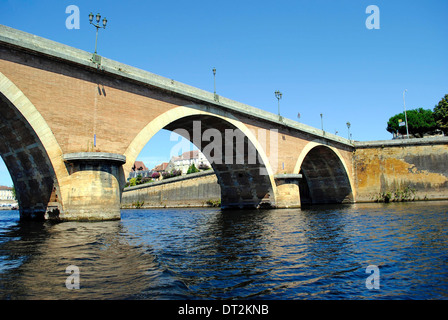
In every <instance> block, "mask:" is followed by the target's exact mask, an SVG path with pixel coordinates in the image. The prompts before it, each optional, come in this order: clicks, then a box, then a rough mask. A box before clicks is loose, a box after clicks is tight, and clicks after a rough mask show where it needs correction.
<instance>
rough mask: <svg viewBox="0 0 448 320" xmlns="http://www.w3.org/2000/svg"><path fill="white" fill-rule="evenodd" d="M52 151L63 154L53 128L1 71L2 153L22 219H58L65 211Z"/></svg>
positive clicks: (0, 131) (0, 118) (0, 149)
mask: <svg viewBox="0 0 448 320" xmlns="http://www.w3.org/2000/svg"><path fill="white" fill-rule="evenodd" d="M43 140H45V144H46V145H44V142H43ZM49 153H50V154H51V155H52V156H53V158H55V157H56V156H57V155H58V154H59V155H60V154H62V151H61V150H60V147H59V145H58V144H57V142H56V139H55V138H54V136H53V134H52V132H51V130H50V128H49V127H48V125H47V124H46V122H45V120H44V119H43V118H42V116H41V115H40V113H39V112H38V111H37V109H36V108H35V107H34V106H33V104H32V103H31V102H30V101H29V100H28V99H27V98H26V96H25V95H24V94H23V92H22V91H20V90H19V89H18V88H17V87H16V86H15V85H14V84H13V83H12V82H11V81H10V80H9V79H8V78H6V77H5V76H4V75H3V74H2V73H1V72H0V155H1V157H2V159H3V161H4V163H5V165H6V167H7V168H8V171H9V173H10V175H11V179H12V181H13V183H14V187H15V190H16V197H17V201H18V204H19V210H20V218H21V219H48V218H53V219H54V218H56V219H57V218H58V217H59V214H60V213H61V212H62V210H63V206H62V199H61V193H60V188H59V184H58V179H57V177H56V173H55V169H54V166H53V163H52V160H51V157H50V155H49ZM61 163H62V161H61Z"/></svg>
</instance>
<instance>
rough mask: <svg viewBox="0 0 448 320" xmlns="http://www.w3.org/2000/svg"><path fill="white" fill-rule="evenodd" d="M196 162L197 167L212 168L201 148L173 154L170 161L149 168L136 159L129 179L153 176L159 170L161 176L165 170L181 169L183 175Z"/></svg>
mask: <svg viewBox="0 0 448 320" xmlns="http://www.w3.org/2000/svg"><path fill="white" fill-rule="evenodd" d="M192 164H194V165H195V167H196V168H197V169H202V170H204V169H208V168H211V165H210V162H209V161H208V160H207V158H206V157H205V156H204V154H203V153H202V152H200V151H199V150H194V151H187V152H184V153H183V154H181V155H180V156H173V157H171V159H170V162H163V163H161V164H159V165H157V166H155V167H154V169H152V170H149V169H148V168H147V167H146V166H145V164H144V163H143V162H142V161H135V163H134V166H133V167H132V171H131V172H130V173H129V177H128V181H129V180H130V179H132V178H137V177H138V176H139V175H140V176H141V177H142V179H143V178H151V177H152V175H153V173H155V172H158V173H159V174H160V176H162V174H163V173H164V172H173V171H181V172H182V175H185V174H187V171H188V168H190V166H191V165H192Z"/></svg>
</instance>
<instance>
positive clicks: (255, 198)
mask: <svg viewBox="0 0 448 320" xmlns="http://www.w3.org/2000/svg"><path fill="white" fill-rule="evenodd" d="M199 125H200V130H199V131H200V137H202V136H203V134H204V132H206V130H208V129H211V130H215V131H214V132H219V133H220V134H221V139H217V140H213V139H210V141H202V139H201V142H200V143H201V145H200V146H199V145H198V141H194V138H195V137H196V138H197V137H198V130H195V131H196V132H194V131H193V129H194V127H195V128H196V129H197V128H198V127H199ZM164 129H167V130H170V131H176V129H183V130H186V132H188V135H187V136H185V135H183V136H184V138H186V139H188V140H190V141H191V142H192V143H193V144H195V145H196V146H197V147H198V148H199V147H200V150H201V151H203V152H204V149H205V148H208V150H210V146H211V144H212V145H213V146H216V147H217V148H218V149H219V147H220V146H221V148H222V154H221V157H220V158H221V159H220V161H213V159H212V160H211V159H210V158H209V157H207V158H208V160H209V161H210V163H211V165H212V167H213V170H214V171H215V174H216V176H217V178H218V183H219V184H220V187H221V208H223V209H228V208H260V207H270V206H273V205H274V201H275V200H274V191H273V189H272V185H271V181H270V178H269V176H268V175H267V174H266V167H265V165H264V163H263V162H262V160H261V159H260V158H259V157H258V154H257V156H255V157H254V156H253V154H252V153H250V152H251V151H254V150H255V147H254V146H253V144H252V143H251V142H250V141H249V140H248V139H247V137H245V138H244V139H243V141H244V149H243V150H244V153H239V152H238V151H239V150H240V149H238V145H237V143H236V139H233V140H232V141H233V142H232V144H231V145H230V147H229V143H231V142H230V140H229V139H226V138H225V133H226V130H228V131H227V132H231V131H233V132H237V131H239V130H238V129H237V128H236V127H234V126H233V125H232V124H230V123H229V122H227V121H225V120H223V119H221V118H218V117H213V116H205V115H197V116H188V117H184V118H181V119H179V120H176V121H174V122H172V123H170V124H169V125H167V126H166V127H165V128H164ZM229 130H230V131H229ZM176 132H177V131H176ZM209 132H210V131H209ZM239 133H240V134H242V133H241V131H239ZM226 143H227V145H226ZM226 147H227V148H226ZM226 149H229V150H230V149H232V154H233V156H232V157H231V158H229V157H228V156H229V154H226V152H225V150H226ZM249 150H251V151H249ZM204 154H205V155H206V156H207V152H205V153H204ZM210 154H211V156H212V157H215V156H216V154H214V153H210ZM226 155H227V158H226ZM254 158H255V159H256V161H255V162H254V161H253V160H254ZM241 159H243V161H242V162H243V163H239V162H241ZM215 160H216V158H215ZM229 160H230V161H229ZM219 162H220V163H219Z"/></svg>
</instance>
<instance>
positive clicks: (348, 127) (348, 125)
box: [347, 122, 351, 140]
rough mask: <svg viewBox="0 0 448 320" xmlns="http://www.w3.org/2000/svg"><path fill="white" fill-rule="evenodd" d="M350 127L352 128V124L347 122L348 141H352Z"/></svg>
mask: <svg viewBox="0 0 448 320" xmlns="http://www.w3.org/2000/svg"><path fill="white" fill-rule="evenodd" d="M350 126H351V124H350V122H347V129H348V140H351V139H350Z"/></svg>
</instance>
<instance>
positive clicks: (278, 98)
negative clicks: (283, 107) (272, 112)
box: [274, 90, 283, 117]
mask: <svg viewBox="0 0 448 320" xmlns="http://www.w3.org/2000/svg"><path fill="white" fill-rule="evenodd" d="M274 94H275V97H276V98H277V101H278V116H279V117H280V99H281V98H282V96H283V94H282V93H281V92H280V91H278V90H277V91H275V92H274Z"/></svg>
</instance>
